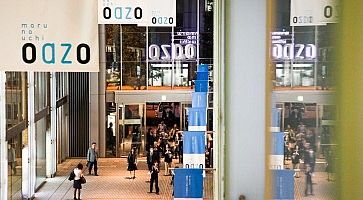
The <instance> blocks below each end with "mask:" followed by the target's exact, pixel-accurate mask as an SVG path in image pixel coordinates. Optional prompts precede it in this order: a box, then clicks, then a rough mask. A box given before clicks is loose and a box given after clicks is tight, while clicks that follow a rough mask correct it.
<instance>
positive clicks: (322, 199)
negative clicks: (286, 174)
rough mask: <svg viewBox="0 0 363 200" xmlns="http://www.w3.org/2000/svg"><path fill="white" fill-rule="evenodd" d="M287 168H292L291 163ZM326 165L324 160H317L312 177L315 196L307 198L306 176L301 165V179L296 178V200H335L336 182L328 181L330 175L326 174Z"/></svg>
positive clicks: (289, 162)
mask: <svg viewBox="0 0 363 200" xmlns="http://www.w3.org/2000/svg"><path fill="white" fill-rule="evenodd" d="M285 167H286V168H290V169H291V168H292V164H291V161H287V162H286V165H285ZM325 167H326V164H325V162H324V161H323V160H317V164H316V167H315V173H314V176H313V177H312V181H313V194H314V195H308V196H305V187H306V186H305V183H306V175H305V173H304V168H303V164H300V170H302V171H301V172H299V174H300V178H295V184H294V186H295V187H294V188H295V199H304V200H330V199H335V195H336V190H335V188H334V187H335V182H334V181H332V180H328V174H327V173H326V172H325Z"/></svg>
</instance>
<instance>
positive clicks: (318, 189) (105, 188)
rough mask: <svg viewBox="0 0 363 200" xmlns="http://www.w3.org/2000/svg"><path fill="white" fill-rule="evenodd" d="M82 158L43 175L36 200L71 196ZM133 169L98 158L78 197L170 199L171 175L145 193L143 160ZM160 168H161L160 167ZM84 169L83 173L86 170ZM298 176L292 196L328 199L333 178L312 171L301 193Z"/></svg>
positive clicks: (209, 192) (208, 193)
mask: <svg viewBox="0 0 363 200" xmlns="http://www.w3.org/2000/svg"><path fill="white" fill-rule="evenodd" d="M79 162H82V163H83V164H85V163H86V161H85V160H84V159H83V160H82V159H68V160H67V161H66V162H64V163H62V164H60V165H58V172H57V176H56V177H55V178H49V179H47V182H46V184H45V185H44V186H43V187H42V188H41V189H40V190H39V191H38V192H37V193H36V195H35V199H37V200H40V199H41V200H43V199H44V200H45V199H50V200H58V199H73V187H72V182H71V181H68V179H67V178H68V175H69V173H70V172H71V170H72V169H73V168H74V167H75V166H76V165H77V164H78V163H79ZM138 169H139V170H137V171H136V179H127V177H128V176H129V172H127V171H126V159H125V158H102V159H99V174H100V176H89V175H86V179H87V183H86V184H85V185H83V189H82V194H81V198H82V199H110V200H111V199H119V200H120V199H125V200H127V199H140V200H141V199H151V200H153V199H155V200H156V199H163V200H166V199H172V196H171V193H172V186H171V185H170V181H171V176H164V171H163V170H161V171H160V174H159V187H160V195H156V194H155V193H152V194H149V193H147V192H148V191H149V183H147V181H148V180H149V177H150V176H149V175H148V173H147V165H146V162H145V160H139V163H138ZM162 169H163V168H162ZM87 170H88V169H86V171H85V174H88V171H87ZM300 176H301V177H300V178H295V199H307V200H315V199H316V200H329V199H333V197H334V196H335V193H334V191H335V190H334V188H333V187H334V182H331V181H328V180H327V174H326V173H325V172H315V174H314V177H313V182H314V184H313V188H314V196H307V197H305V195H304V190H305V175H304V174H303V172H301V174H300ZM212 185H213V179H212V175H211V174H208V176H207V178H206V181H205V191H204V193H205V197H206V198H205V199H213V187H212Z"/></svg>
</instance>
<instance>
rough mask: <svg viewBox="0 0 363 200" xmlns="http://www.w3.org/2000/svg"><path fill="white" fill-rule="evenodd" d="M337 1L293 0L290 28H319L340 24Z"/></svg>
mask: <svg viewBox="0 0 363 200" xmlns="http://www.w3.org/2000/svg"><path fill="white" fill-rule="evenodd" d="M338 8H339V6H338V4H337V1H336V0H291V12H290V26H319V25H326V24H327V23H337V22H338Z"/></svg>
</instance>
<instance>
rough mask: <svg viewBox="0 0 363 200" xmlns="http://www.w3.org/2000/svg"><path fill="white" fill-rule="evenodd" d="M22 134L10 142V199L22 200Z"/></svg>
mask: <svg viewBox="0 0 363 200" xmlns="http://www.w3.org/2000/svg"><path fill="white" fill-rule="evenodd" d="M21 144H22V140H21V132H20V133H19V134H18V135H17V137H15V138H12V139H10V140H8V199H21V197H22V194H21V186H22V158H21V156H22V151H21V150H22V149H21Z"/></svg>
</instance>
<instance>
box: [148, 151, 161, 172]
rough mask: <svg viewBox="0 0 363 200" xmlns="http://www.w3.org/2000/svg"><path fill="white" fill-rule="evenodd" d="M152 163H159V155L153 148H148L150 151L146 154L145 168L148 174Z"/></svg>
mask: <svg viewBox="0 0 363 200" xmlns="http://www.w3.org/2000/svg"><path fill="white" fill-rule="evenodd" d="M154 161H157V162H158V163H159V162H160V157H159V153H158V152H155V150H154V148H153V147H150V151H149V152H147V166H148V169H149V172H151V171H152V166H153V164H154Z"/></svg>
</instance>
